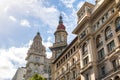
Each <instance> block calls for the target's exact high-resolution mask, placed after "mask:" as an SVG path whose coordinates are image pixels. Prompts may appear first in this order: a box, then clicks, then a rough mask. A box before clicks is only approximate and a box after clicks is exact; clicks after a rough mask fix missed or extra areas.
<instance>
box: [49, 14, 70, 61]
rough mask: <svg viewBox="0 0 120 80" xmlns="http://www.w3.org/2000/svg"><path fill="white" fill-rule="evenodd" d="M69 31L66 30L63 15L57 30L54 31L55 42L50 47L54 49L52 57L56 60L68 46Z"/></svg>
mask: <svg viewBox="0 0 120 80" xmlns="http://www.w3.org/2000/svg"><path fill="white" fill-rule="evenodd" d="M67 35H68V34H67V32H66V30H65V26H64V24H63V20H62V16H61V15H60V17H59V24H58V27H57V30H56V31H55V33H54V36H55V43H53V46H52V47H50V49H51V51H52V59H53V60H54V59H55V58H57V57H58V56H59V55H60V54H61V52H62V51H63V50H64V49H65V47H66V46H67Z"/></svg>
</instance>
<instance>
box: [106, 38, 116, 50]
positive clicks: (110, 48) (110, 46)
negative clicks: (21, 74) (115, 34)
mask: <svg viewBox="0 0 120 80" xmlns="http://www.w3.org/2000/svg"><path fill="white" fill-rule="evenodd" d="M107 48H108V52H111V51H113V50H114V48H115V43H114V40H113V41H111V42H110V43H109V44H107Z"/></svg>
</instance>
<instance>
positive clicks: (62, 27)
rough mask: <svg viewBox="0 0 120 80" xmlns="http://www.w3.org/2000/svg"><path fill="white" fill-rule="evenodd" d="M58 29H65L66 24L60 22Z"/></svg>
mask: <svg viewBox="0 0 120 80" xmlns="http://www.w3.org/2000/svg"><path fill="white" fill-rule="evenodd" d="M57 29H64V30H65V26H64V25H63V24H59V25H58V27H57Z"/></svg>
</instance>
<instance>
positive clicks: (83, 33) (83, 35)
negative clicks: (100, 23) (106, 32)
mask: <svg viewBox="0 0 120 80" xmlns="http://www.w3.org/2000/svg"><path fill="white" fill-rule="evenodd" d="M85 35H86V32H85V31H83V32H82V33H81V34H80V38H81V39H82V38H83V37H85Z"/></svg>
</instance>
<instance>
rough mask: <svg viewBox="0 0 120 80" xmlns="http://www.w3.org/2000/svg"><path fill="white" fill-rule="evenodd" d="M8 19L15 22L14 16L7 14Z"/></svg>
mask: <svg viewBox="0 0 120 80" xmlns="http://www.w3.org/2000/svg"><path fill="white" fill-rule="evenodd" d="M9 19H11V20H12V21H14V22H16V21H17V20H16V18H15V17H14V16H9Z"/></svg>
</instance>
